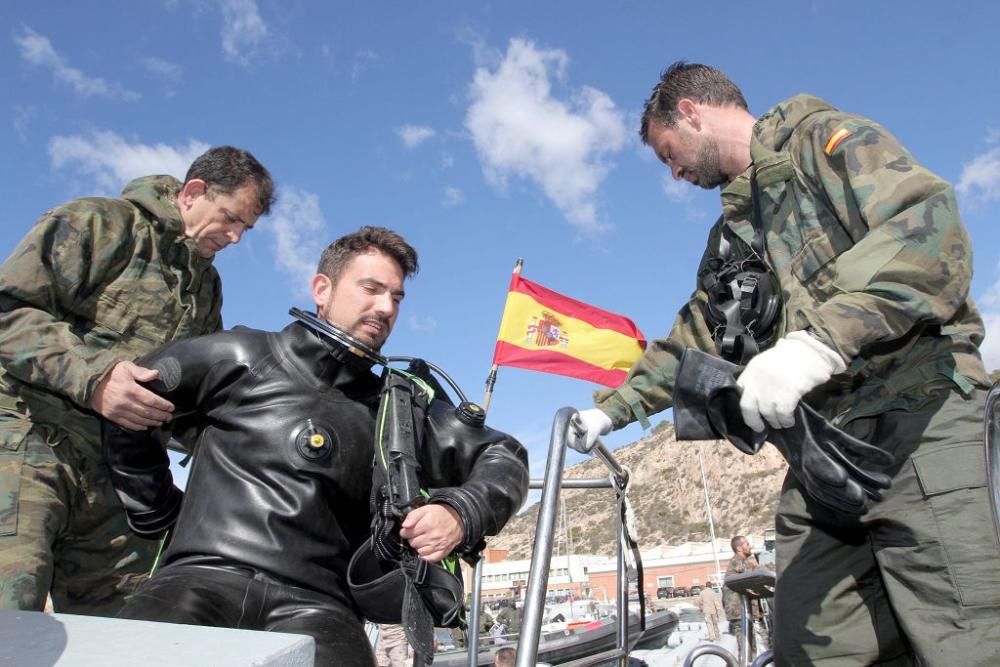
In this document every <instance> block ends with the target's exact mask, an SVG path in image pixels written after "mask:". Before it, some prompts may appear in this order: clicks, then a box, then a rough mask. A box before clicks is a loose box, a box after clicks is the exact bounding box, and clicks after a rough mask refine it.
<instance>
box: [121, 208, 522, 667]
mask: <svg viewBox="0 0 1000 667" xmlns="http://www.w3.org/2000/svg"><path fill="white" fill-rule="evenodd" d="M416 270H417V254H416V251H415V250H414V249H413V247H412V246H410V245H409V244H408V243H407V242H406V241H405V239H403V238H402V237H401V236H400V235H399V234H397V233H395V232H393V231H391V230H388V229H384V228H381V227H362V228H361V229H359V230H358V231H356V232H353V233H351V234H347V235H345V236H343V237H341V238H339V239H337V240H336V241H335V242H334V243H331V244H330V246H328V247H327V249H326V250H325V251H324V252H323V254H322V256H321V258H320V262H319V267H318V269H317V273H316V275H315V276H314V277H313V279H312V281H311V291H312V296H313V300H314V303H315V305H316V315H315V316H305V317H298V318H297V319H296V321H294V322H292V323H290V324H289V325H288V326H286V327H285V328H284V329H282V330H281V331H277V332H268V331H257V330H253V329H242V328H241V329H234V330H232V331H227V332H222V333H218V334H214V335H211V336H202V337H198V338H192V339H189V340H186V341H181V342H178V343H174V344H171V345H168V346H166V347H163V348H161V349H159V350H157V351H156V352H154V353H152V354H150V355H147V356H146V357H145V358H143V362H144V363H145V364H147V365H148V366H149V367H151V368H156V369H160V371H161V373H160V379H159V380H156V381H154V382H152V383H151V385H150V387H151V389H152V390H153V391H155V392H156V393H157V394H159V395H161V396H163V397H164V398H166V399H168V400H170V401H171V402H173V403H174V404H175V405H176V406H177V412H178V413H179V414H184V415H186V416H187V417H188V418H189V419H191V420H192V421H194V422H195V423H196V424H198V425H199V427H200V428H199V430H198V432H197V441H196V443H195V445H194V452H195V453H194V462H193V464H192V466H191V473H190V476H189V478H188V482H187V489H186V490H185V491H184V492H183V494H182V493H181V491H180V490H178V489H177V488H176V487H174V486H173V480H172V477H171V474H170V467H169V460H168V458H167V454H166V452H165V451H164V448H163V445H162V444H161V442H160V440H159V439H158V438H157V435H156V434H155V433H149V432H139V431H126V430H123V429H117V428H108V429H106V431H105V451H106V452H107V458H108V460H109V462H112V466H111V470H112V475H113V479H114V483H115V485H116V489H117V491H118V493H119V496H120V498H121V500H122V502H123V504H125V506H126V507H127V508H128V509H129V518H130V520H131V521H132V526H133V528H134V529H137V530H138V529H142V530H144V531H153V530H156V529H160V530H162V529H166V528H169V527H170V526H171V524H172V523H174V520H175V519H176V523H175V524H174V525H173V527H172V529H171V530H172V532H171V539H170V543H169V546H168V547H167V549H166V551H165V552H164V555H163V558H162V562H163V565H162V567H160V569H159V570H157V572H156V573H155V574H154V575H153V576H152V577H151V578H150V579H149V581H148V582H146V584H144V585H143V586H142V587H140V588H139V590H138V591H137V592H136V593H135V594H133V595H132V596H130V597H129V598H128V601H127V602H126V604H125V607H124V609H123V610H122V611H121V613H120V614H119V616H121V617H122V618H132V619H143V620H150V621H163V622H169V623H185V624H193V625H209V626H216V627H226V628H245V629H251V630H265V631H273V632H291V633H299V634H305V635H310V636H312V637H313V638H314V639H315V640H316V664H317V665H324V666H325V665H337V666H340V667H372V666H373V665H374V664H375V660H374V655H373V652H372V650H371V646H370V644H369V642H368V638H367V636H366V634H365V631H364V625H363V623H362V620H361V614H362V613H369V615H371V613H370V612H371V611H372V609H373V607H370V606H369V607H366V606H365V605H366V604H373V605H377V606H379V608H378V609H376V610H375V611H377V612H379V613H381V614H384V615H385V616H387V617H388V616H391V615H392V614H395V615H396V616H395V617H396V618H399V616H400V613H401V610H402V607H403V600H404V591H406V590H411V589H410V588H407V582H406V580H404V579H403V577H402V576H399V577H395V575H397V574H400V569H399V567H398V566H399V563H400V561H402V559H403V558H404V557H405V558H406V559H407V560H406V563H407V564H410V565H413V567H414V569H415V570H419V572H420V576H422V577H423V581H424V582H426V583H428V584H431V585H433V584H434V583H435V582H438V581H440V580H441V579H442V578H443V579H445V580H446V582H447V581H448V580H449V576H450V577H453V578H454V577H455V575H449V574H448V573H447V572H445V569H444V568H443V567H439V566H437V565H433V564H434V563H439V562H441V561H442V560H444V559H445V558H448V557H451V556H454V555H458V556H469V557H471V556H472V555H473V554H478V553H479V550H480V548H481V547H480V545H481V544H482V540H483V539H484V538H485V537H486V536H487V535H492V534H495V533H496V532H497V531H499V530H500V529H501V528H502V527H503V526H504V524H505V523H506V522H507V520H508V519H509V518H510V517H511V516H512V515H513V514H514V512H515V511H516V510H517V508H518V507H520V505H521V502H522V501H523V500H524V497H525V495H526V494H527V489H528V467H527V454H526V452H525V450H524V448H523V447H522V446H521V445H520V443H518V442H517V441H516V440H515V439H513V438H512V437H510V436H507V435H506V434H503V433H500V432H499V431H495V430H493V429H491V428H489V427H488V426H485V425H484V424H483V423H482V422H481V421H475V420H472V419H469V418H468V415H469V414H471V413H473V412H474V411H473V410H472V409H471V407H470V406H468V405H466V406H464V409H465V412H463V411H462V410H460V409H459V408H456V406H453V405H451V404H450V403H448V402H446V400H445V399H446V397H445V396H444V395H443V394H440V393H438V392H435V391H434V390H433V389H432V388H431V386H430V384H429V380H424V381H422V382H423V384H421V383H420V382H417V380H416V379H415V378H416V377H417V376H416V375H404V374H402V373H398V374H392V375H386V376H385V380H384V381H382V380H380V379H379V376H378V375H376V374H375V373H373V367H374V365H375V364H376V363H380V364H381V363H384V362H385V359H384V357H381V356H380V355H378V353H377V351H378V350H379V349H381V347H382V345H383V343H385V341H386V340H387V339H388V337H389V335H390V333H391V331H392V329H393V326H394V325H395V323H396V320H397V318H398V316H399V310H400V304H401V302H402V301H403V297H404V295H405V291H404V282H405V280H406V278H407V277H408V276H410V275H412V274H413V273H414V272H415V271H416ZM411 369H413V370H414V373H417V372H419V370H417V369H416V367H412V366H411ZM389 380H395V381H398V382H400V383H402V386H403V387H404V389H405V390H404V391H403V392H402V393H399V394H398V395H397V394H393V397H394V398H393V400H392V401H389V402H388V403H385V402H381V401H380V396H381V394H382V389H383V386H384V383H387V382H389ZM380 404H381V405H384V407H385V412H379V408H380ZM379 414H381V415H382V417H383V419H382V421H381V423H382V425H383V426H385V425H386V423H389V424H390V426H385V432H382V431H379V437H378V439H377V440H376V417H377V415H379ZM473 416H474V415H473ZM463 418H465V419H466V420H467V421H462V420H463ZM394 423H395V424H405V427H406V428H405V429H402V428H400V429H399V430H396V429H394V428H393V427H392V426H391V424H394ZM400 431H402V434H401V435H400V437H401V438H403V437H406V434H409V433H413V434H417V433H420V434H422V436H423V437H421V438H420V439H419V441H417V442H413V443H412V444H413V446H412V448H411V450H412V451H413V454H412V455H413V456H414V457H415V459H416V460H414V461H412V465H413V467H415V469H416V470H418V471H419V478H418V479H417V480H416V481H417V482H418V483H419V485H420V486H422V487H424V488H427V489H430V492H429V497H427V498H426V501H425V502H424V503H423V504H420V505H419V506H415V507H412V508H411V509H410V510H409V511H408V512H407V513H405V517H403V518H398V519H396V518H392V519H390V518H387V514H384V513H382V511H383V510H384V509H385V508H386V503H390V504H391V499H390V498H388V497H386V496H385V494H386V493H387V490H386V484H384V483H383V484H380V485H379V486H373V471H372V466H373V464H376V465H379V466H382V461H384V460H385V459H384V458H383V456H384V457H385V458H390V459H392V460H398V458H395V459H393V455H394V454H395V453H398V451H397V450H390V451H388V452H387V451H386V449H385V448H388V447H390V446H391V443H387V440H388V439H389V438H390V437H391V436H393V435H394V434H400ZM383 436H384V438H383ZM377 470H383V468H382V467H379V468H377ZM397 479H398V478H397ZM413 491H414V492H416V493H417V495H419V488H415V489H413ZM182 495H183V503H182V504H181V503H180V499H181V496H182ZM373 508H374V510H375V511H378V512H379V514H378V515H377V517H378V518H379V519H385V522H384V527H386V528H388V529H389V530H388V531H386V532H385V533H379V541H380V543H381V544H383V545H385V546H386V547H387V548H391V549H393V550H395V551H397V552H398V553H400V554H401V555H400V557H399V560H397V561H395V562H392V561H391V560H390V559H383V558H380V557H379V556H376V555H375V554H374V553H373V549H372V547H371V545H372V543H373V539H372V522H373V519H374V518H376V517H374V516H373V511H372V510H373ZM392 516H393V517H394V516H395V515H392ZM397 531H398V532H397ZM404 542H405V544H404ZM406 545H408V546H409V547H410V549H411V550H412V551H410V550H405V549H404V546H406ZM414 552H415V553H414ZM352 556H360V558H361V561H363V562H361V563H360V565H359V567H362V568H364V567H368V568H371V569H372V570H374V571H376V572H377V574H378V577H375V578H372V579H371V580H370V581H369V580H368V579H365V578H362V580H361V583H372V584H377V582H378V581H379V580H383V581H385V582H386V583H388V584H389V587H386V586H382V587H379V586H375V587H374V588H373V589H371V590H373V591H374V593H373V594H370V595H369V598H368V599H366V600H364V601H363V600H362V597H361V594H362V593H363V591H359V589H358V588H357V587H355V588H353V589H352V588H350V587H349V584H348V571H349V568H348V565H349V563H350V562H351V560H352ZM390 556H391V554H390ZM417 557H419V558H420V559H423V561H418V560H417ZM355 562H357V561H355ZM429 564H430V565H429ZM454 565H456V566H457V563H454ZM351 573H352V574H356V573H355V572H354V571H353V570H351ZM362 574H365V573H364V572H362ZM415 574H416V573H415ZM383 575H384V576H383ZM386 577H388V578H386ZM414 578H416V577H415V576H414ZM351 583H357V579H352V580H351ZM424 590H427V589H424ZM433 592H434V593H438V592H440V593H441V594H440V595H438V596H436V597H435V599H438V598H444V597H446V594H447V593H451V594H452V595H453V596H454V595H456V594H457V593H456V591H455V589H454V588H445V589H437V588H435V589H434V591H433ZM413 595H414V596H415V597H416V598H417V599H418V600H420V599H426V598H425V597H424V595H423V592H422V591H416V592H414V593H413ZM463 599H464V595H463V596H462V597H459V598H458V599H457V600H455V599H454V598H452V599H450V600H446V601H445V602H450V603H451V604H450V605H449V610H451V611H453V610H455V607H454V604H456V603H457V605H459V606H460V605H461V603H462V601H463ZM363 602H364V603H363ZM414 606H416V605H414ZM415 611H416V612H419V611H426V609H425V608H424V607H421V608H420V609H418V610H415ZM379 620H382V621H387V620H391V619H379ZM427 620H431V619H427ZM410 639H411V641H412V639H413V637H412V636H411V637H410ZM421 639H422V638H421ZM431 641H432V638H430V637H428V638H427V642H428V643H429V642H431ZM413 648H414V652H416V653H419V652H420V651H419V650H420V648H421V647H420V646H418V645H416V644H414V646H413ZM428 649H430V647H428Z"/></svg>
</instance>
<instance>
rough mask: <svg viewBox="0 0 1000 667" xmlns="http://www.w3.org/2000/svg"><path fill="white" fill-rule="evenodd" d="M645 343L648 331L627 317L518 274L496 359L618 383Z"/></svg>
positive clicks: (500, 362)
mask: <svg viewBox="0 0 1000 667" xmlns="http://www.w3.org/2000/svg"><path fill="white" fill-rule="evenodd" d="M645 347H646V339H645V337H644V336H643V335H642V332H641V331H639V329H638V327H636V326H635V324H634V323H633V322H632V321H631V320H629V319H628V318H627V317H622V316H621V315H616V314H614V313H609V312H607V311H605V310H601V309H599V308H595V307H594V306H591V305H589V304H586V303H583V302H582V301H577V300H576V299H571V298H569V297H567V296H564V295H562V294H559V293H558V292H553V291H552V290H550V289H547V288H545V287H542V286H541V285H538V284H537V283H533V282H531V281H530V280H526V279H524V278H522V277H521V276H520V274H514V275H513V276H512V277H511V282H510V291H509V292H508V294H507V303H506V305H505V307H504V313H503V319H502V321H501V323H500V332H499V334H498V335H497V344H496V349H495V351H494V354H493V363H494V364H497V365H501V366H515V367H518V368H525V369H528V370H536V371H541V372H543V373H556V374H558V375H566V376H569V377H575V378H580V379H584V380H590V381H591V382H596V383H598V384H603V385H606V386H609V387H617V386H618V385H619V384H621V383H622V381H624V379H625V376H626V374H627V373H628V371H629V369H630V368H631V367H632V365H633V364H635V362H636V361H637V360H638V359H639V357H641V356H642V352H643V350H644V349H645Z"/></svg>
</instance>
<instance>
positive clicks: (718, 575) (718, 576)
mask: <svg viewBox="0 0 1000 667" xmlns="http://www.w3.org/2000/svg"><path fill="white" fill-rule="evenodd" d="M698 467H699V468H701V488H702V489H703V490H704V491H705V509H706V510H707V511H708V533H709V535H710V536H711V538H712V556H714V557H715V580H716V581H717V582H718V583H719V585H720V586H721V585H722V565H721V563H719V552H718V550H717V549H716V548H715V521H714V520H713V519H712V501H711V500H709V498H708V480H707V479H705V462H704V460H703V458H702V446H701V445H698Z"/></svg>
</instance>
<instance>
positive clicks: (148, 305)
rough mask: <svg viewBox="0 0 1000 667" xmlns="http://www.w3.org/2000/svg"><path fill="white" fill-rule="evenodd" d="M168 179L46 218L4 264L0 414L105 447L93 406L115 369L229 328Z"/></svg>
mask: <svg viewBox="0 0 1000 667" xmlns="http://www.w3.org/2000/svg"><path fill="white" fill-rule="evenodd" d="M180 186H181V184H180V183H179V182H178V181H177V180H176V179H174V178H172V177H169V176H149V177H145V178H139V179H136V180H134V181H132V182H131V183H129V184H128V185H127V186H126V188H125V190H124V191H123V192H122V198H121V199H103V198H88V199H78V200H75V201H71V202H69V203H67V204H64V205H62V206H59V207H58V208H55V209H53V210H51V211H48V212H47V213H45V214H44V215H42V217H41V218H40V219H39V220H38V222H37V223H35V225H34V227H33V228H32V229H31V230H30V231H29V232H28V234H27V235H26V236H25V237H24V239H22V240H21V242H20V243H19V244H18V246H17V247H16V248H15V249H14V252H13V254H12V255H11V256H10V258H8V259H7V261H6V262H5V263H4V264H3V266H2V267H0V364H2V371H0V412H3V413H5V414H7V415H8V416H15V417H21V418H28V419H31V421H33V422H35V423H45V424H49V425H53V426H58V427H60V428H62V429H66V430H69V431H71V432H75V433H77V434H78V435H80V436H82V437H83V438H85V439H91V438H92V440H91V441H92V442H95V443H99V441H100V429H99V421H98V419H97V417H96V415H95V413H93V412H91V411H90V410H88V409H86V407H85V406H87V405H89V403H90V400H91V397H92V396H93V393H94V390H95V388H96V387H97V384H98V383H99V382H100V380H101V379H102V378H103V377H104V375H105V374H106V373H107V372H108V371H109V370H110V369H111V368H112V366H114V365H115V364H116V363H117V362H119V361H121V360H123V359H129V360H131V359H134V358H136V357H138V356H140V355H142V354H145V353H147V352H150V351H152V350H153V349H155V348H157V347H159V346H160V345H162V344H164V343H166V342H169V341H172V340H177V339H180V338H187V337H189V336H195V335H200V334H206V333H211V332H214V331H217V330H219V329H221V328H222V318H221V308H222V284H221V281H220V279H219V275H218V273H217V272H216V270H215V268H214V267H213V266H212V264H211V260H210V259H205V258H203V257H201V256H200V255H199V254H198V253H197V246H196V245H195V243H194V241H193V240H191V239H188V238H187V237H185V236H184V234H183V227H182V221H181V217H180V211H179V210H178V209H177V204H176V196H177V193H178V192H179V190H180Z"/></svg>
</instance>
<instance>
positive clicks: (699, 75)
mask: <svg viewBox="0 0 1000 667" xmlns="http://www.w3.org/2000/svg"><path fill="white" fill-rule="evenodd" d="M685 97H686V98H689V99H691V100H694V101H695V102H700V103H701V104H710V105H712V106H715V107H724V106H735V107H739V108H741V109H747V110H749V107H748V106H747V101H746V99H745V98H744V97H743V93H742V92H741V91H740V89H739V87H738V86H737V85H736V84H735V83H733V82H732V81H731V80H730V79H729V77H727V76H726V75H725V74H723V73H722V72H720V71H719V70H717V69H715V68H714V67H709V66H708V65H698V64H695V63H686V62H684V61H683V60H678V61H677V62H675V63H674V64H673V65H671V66H670V67H668V68H667V69H665V70H663V72H662V73H660V82H659V83H657V84H656V85H655V86H653V92H652V94H651V95H650V96H649V99H648V100H646V107H645V109H643V112H642V124H641V125H640V126H639V137H641V138H642V143H644V144H648V143H649V124H650V123H651V122H653V123H659V124H660V125H662V126H664V127H676V126H677V118H678V114H677V104H678V103H679V102H680V101H681V100H682V99H683V98H685Z"/></svg>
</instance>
